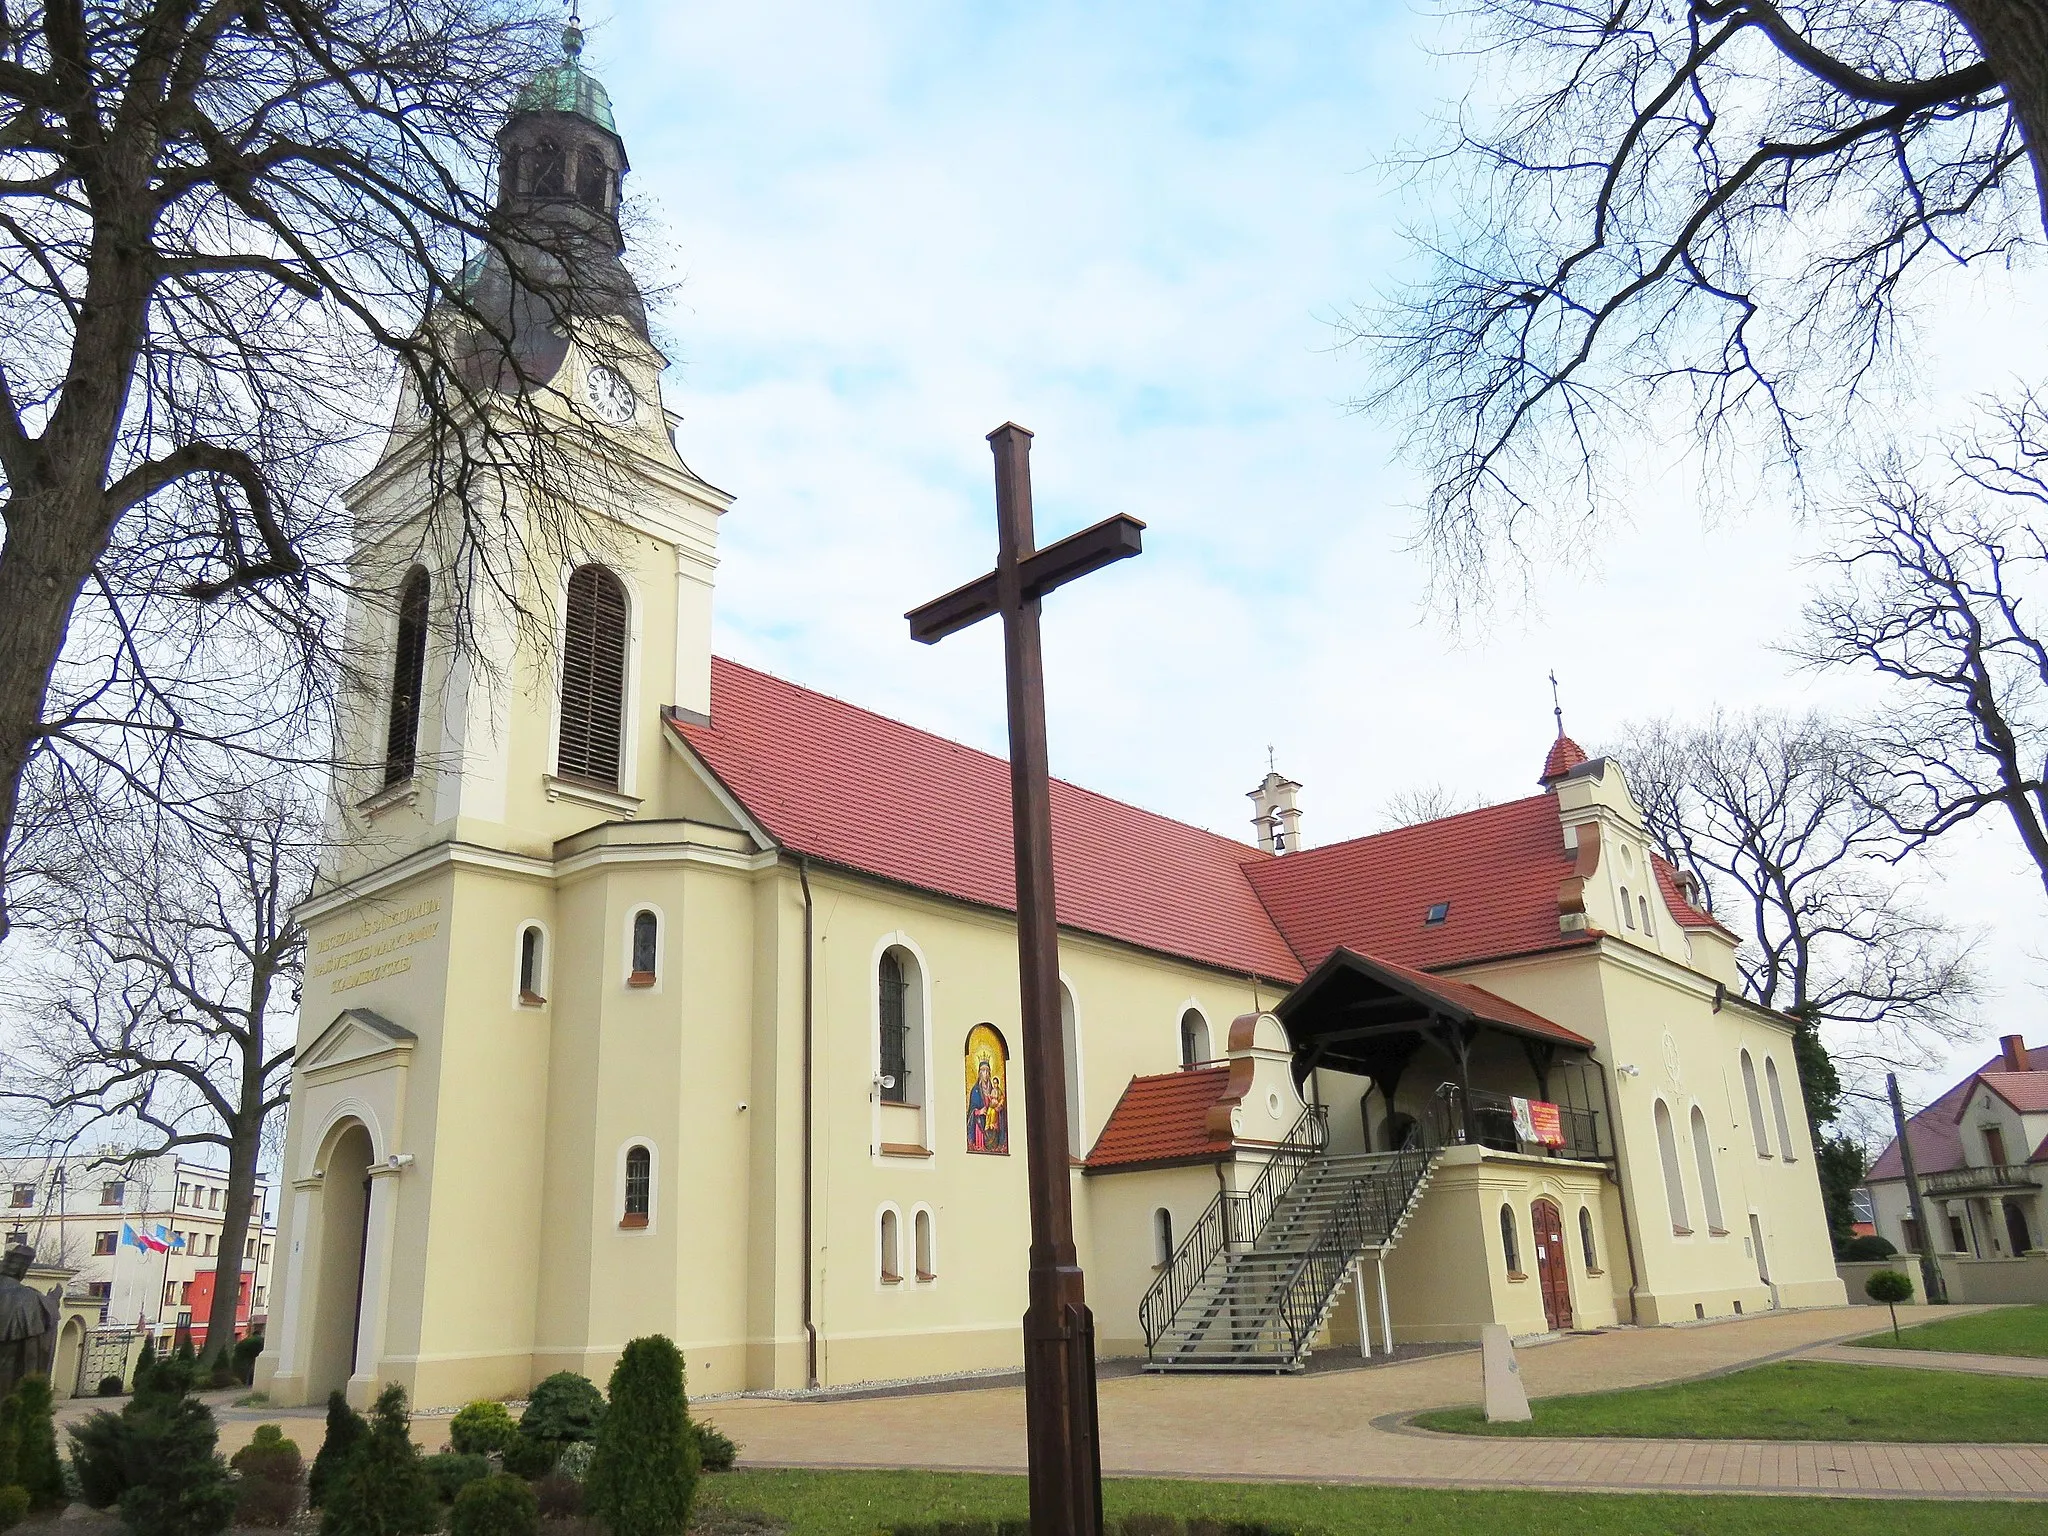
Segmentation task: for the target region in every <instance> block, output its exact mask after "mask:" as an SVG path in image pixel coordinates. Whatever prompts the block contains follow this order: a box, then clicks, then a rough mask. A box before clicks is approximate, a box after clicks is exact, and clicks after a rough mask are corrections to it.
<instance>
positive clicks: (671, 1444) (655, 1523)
mask: <svg viewBox="0 0 2048 1536" xmlns="http://www.w3.org/2000/svg"><path fill="white" fill-rule="evenodd" d="M583 1493H584V1500H585V1502H586V1503H587V1504H588V1506H589V1508H590V1511H591V1513H592V1514H594V1515H596V1516H597V1517H598V1519H599V1520H601V1521H602V1522H603V1523H604V1526H605V1529H606V1530H607V1531H608V1532H610V1536H682V1533H683V1532H684V1531H687V1530H688V1529H689V1526H690V1506H691V1504H692V1503H693V1502H694V1500H695V1498H696V1494H697V1436H696V1434H695V1433H694V1432H693V1431H692V1429H691V1426H690V1407H689V1400H688V1399H687V1398H686V1397H685V1396H684V1392H683V1357H682V1354H681V1352H680V1351H678V1350H677V1348H676V1347H675V1345H674V1344H673V1343H671V1342H670V1341H669V1340H667V1339H665V1338H663V1337H662V1336H661V1335H659V1334H654V1335H651V1336H649V1337H647V1338H644V1339H635V1340H633V1341H632V1343H630V1344H628V1345H627V1346H626V1348H625V1352H624V1353H623V1354H621V1355H620V1356H619V1363H618V1365H617V1366H615V1367H614V1368H613V1370H612V1379H611V1402H610V1405H609V1407H608V1408H607V1409H606V1412H605V1415H604V1421H603V1423H602V1424H601V1425H600V1426H599V1429H598V1435H597V1455H596V1456H595V1457H594V1458H593V1460H592V1461H591V1464H590V1475H589V1477H588V1478H586V1479H585V1480H584V1484H583Z"/></svg>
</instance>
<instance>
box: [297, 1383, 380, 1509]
mask: <svg viewBox="0 0 2048 1536" xmlns="http://www.w3.org/2000/svg"><path fill="white" fill-rule="evenodd" d="M369 1437H370V1425H369V1422H368V1421H367V1420H366V1419H364V1417H363V1416H362V1415H361V1414H360V1413H357V1412H356V1411H355V1409H353V1408H351V1407H349V1405H348V1399H347V1398H346V1397H344V1396H342V1395H341V1393H339V1392H330V1393H328V1394H327V1436H326V1438H325V1439H323V1440H322V1441H321V1442H320V1452H319V1454H318V1455H316V1456H315V1457H314V1458H313V1471H312V1474H311V1475H310V1476H309V1477H308V1478H307V1479H306V1502H307V1503H309V1504H311V1505H312V1506H313V1507H314V1508H316V1509H318V1508H319V1507H321V1506H322V1505H323V1504H325V1502H326V1496H327V1490H328V1488H329V1487H330V1486H331V1485H332V1484H333V1482H334V1479H335V1478H336V1477H337V1476H338V1475H339V1474H340V1472H341V1468H342V1465H343V1463H345V1462H346V1461H347V1460H348V1458H349V1453H350V1452H352V1451H353V1450H354V1449H355V1448H356V1447H357V1446H358V1445H360V1444H362V1443H363V1441H365V1440H367V1439H369Z"/></svg>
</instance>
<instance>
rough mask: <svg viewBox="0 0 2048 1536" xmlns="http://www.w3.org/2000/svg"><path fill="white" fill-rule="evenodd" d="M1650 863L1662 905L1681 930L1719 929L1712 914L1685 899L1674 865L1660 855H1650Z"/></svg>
mask: <svg viewBox="0 0 2048 1536" xmlns="http://www.w3.org/2000/svg"><path fill="white" fill-rule="evenodd" d="M1650 863H1651V865H1652V867H1654V868H1655V869H1656V871H1657V889H1658V890H1659V891H1662V892H1663V893H1664V905H1665V907H1666V908H1667V909H1668V910H1669V911H1670V913H1671V915H1672V917H1673V918H1674V919H1676V920H1677V923H1678V925H1679V926H1680V927H1681V928H1721V924H1720V922H1719V921H1718V920H1717V919H1716V918H1715V916H1714V914H1713V913H1711V912H1709V911H1707V910H1706V909H1705V908H1704V907H1696V906H1694V905H1693V904H1692V903H1691V902H1689V901H1687V900H1686V899H1685V888H1684V887H1683V886H1681V885H1680V884H1679V883H1678V867H1677V866H1676V865H1675V864H1673V863H1672V862H1671V861H1670V860H1669V859H1667V858H1665V857H1664V856H1663V855H1662V854H1660V853H1653V854H1651V855H1650ZM1721 931H1722V932H1723V933H1726V932H1727V931H1728V930H1727V929H1725V928H1721Z"/></svg>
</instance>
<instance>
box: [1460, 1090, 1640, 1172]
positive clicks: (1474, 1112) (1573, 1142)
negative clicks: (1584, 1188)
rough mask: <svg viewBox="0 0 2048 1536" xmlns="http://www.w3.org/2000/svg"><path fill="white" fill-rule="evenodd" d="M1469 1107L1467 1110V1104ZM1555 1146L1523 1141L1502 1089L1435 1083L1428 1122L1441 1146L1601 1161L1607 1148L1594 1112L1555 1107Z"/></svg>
mask: <svg viewBox="0 0 2048 1536" xmlns="http://www.w3.org/2000/svg"><path fill="white" fill-rule="evenodd" d="M1468 1105H1469V1106H1470V1110H1469V1114H1468V1112H1467V1106H1468ZM1557 1119H1558V1129H1559V1130H1560V1131H1561V1132H1562V1134H1563V1137H1564V1141H1563V1144H1562V1145H1560V1146H1555V1147H1552V1146H1546V1145H1544V1144H1543V1143H1541V1142H1535V1141H1525V1140H1523V1138H1522V1137H1521V1135H1520V1134H1519V1133H1518V1132H1517V1131H1516V1129H1515V1101H1514V1099H1513V1097H1512V1096H1510V1095H1508V1094H1505V1093H1493V1092H1490V1091H1488V1090H1487V1089H1484V1088H1472V1089H1461V1088H1460V1087H1459V1086H1458V1085H1457V1084H1456V1083H1442V1084H1440V1085H1438V1087H1437V1091H1436V1096H1435V1097H1434V1098H1433V1099H1432V1100H1431V1101H1430V1107H1429V1115H1428V1121H1429V1124H1430V1130H1431V1134H1432V1135H1433V1136H1434V1137H1435V1138H1436V1140H1437V1141H1438V1143H1439V1144H1440V1145H1443V1146H1455V1145H1457V1144H1458V1143H1460V1142H1477V1143H1478V1144H1479V1145H1480V1146H1482V1147H1491V1148H1492V1149H1493V1150H1494V1151H1496V1152H1529V1153H1535V1154H1545V1153H1547V1154H1549V1155H1551V1156H1553V1157H1571V1158H1577V1159H1580V1160H1581V1161H1584V1162H1591V1163H1597V1162H1606V1161H1609V1160H1611V1159H1612V1158H1613V1156H1614V1152H1613V1149H1612V1148H1611V1147H1609V1146H1607V1145H1606V1143H1605V1142H1604V1141H1603V1140H1602V1136H1601V1126H1600V1115H1599V1112H1598V1111H1597V1110H1591V1109H1577V1108H1574V1107H1572V1106H1570V1105H1565V1104H1560V1105H1558V1106H1557Z"/></svg>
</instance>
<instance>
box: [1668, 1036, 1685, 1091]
mask: <svg viewBox="0 0 2048 1536" xmlns="http://www.w3.org/2000/svg"><path fill="white" fill-rule="evenodd" d="M1664 1075H1665V1076H1666V1077H1668V1078H1670V1079H1671V1081H1672V1082H1674V1083H1675V1082H1677V1081H1678V1080H1679V1077H1680V1076H1681V1075H1682V1073H1681V1068H1680V1064H1679V1060H1678V1041H1677V1040H1675V1039H1674V1038H1672V1034H1671V1031H1670V1030H1668V1029H1667V1030H1665V1031H1664Z"/></svg>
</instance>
